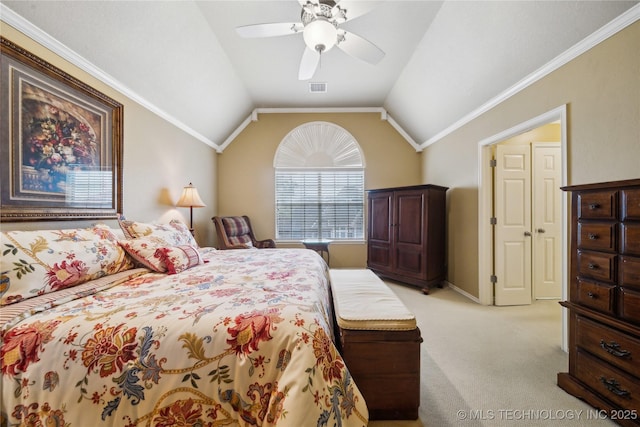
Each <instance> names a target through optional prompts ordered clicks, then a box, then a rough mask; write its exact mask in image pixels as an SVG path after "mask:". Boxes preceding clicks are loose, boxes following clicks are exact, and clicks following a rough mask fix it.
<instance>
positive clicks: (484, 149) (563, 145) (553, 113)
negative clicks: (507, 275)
mask: <svg viewBox="0 0 640 427" xmlns="http://www.w3.org/2000/svg"><path fill="white" fill-rule="evenodd" d="M557 120H559V121H560V152H561V155H562V185H563V186H564V185H567V105H566V104H564V105H561V106H560V107H557V108H554V109H553V110H550V111H547V112H546V113H543V114H541V115H539V116H537V117H534V118H532V119H529V120H527V121H525V122H522V123H520V124H518V125H515V126H513V127H511V128H509V129H506V130H504V131H502V132H499V133H497V134H495V135H492V136H490V137H488V138H485V139H483V140H481V141H479V142H478V288H479V289H478V300H479V302H480V304H483V305H493V304H494V298H493V283H492V282H491V275H492V274H493V262H494V254H493V229H492V225H491V222H490V221H491V216H492V214H493V209H492V207H493V178H492V177H493V171H492V168H491V165H490V160H491V151H492V150H491V148H492V147H491V146H492V145H494V144H497V143H499V142H502V141H504V140H506V139H509V138H512V137H515V136H517V135H520V134H522V133H524V132H527V131H529V130H531V129H534V128H537V127H540V126H543V125H545V124H548V123H551V122H554V121H557ZM568 200H569V195H568V194H567V193H563V197H562V248H563V250H562V300H566V299H567V294H568V285H567V284H568V254H569V247H568V246H567V245H568V242H569V236H568V206H569V203H568ZM562 311H563V316H562V343H561V346H562V349H563V350H565V351H567V349H568V332H567V312H566V309H564V308H563V310H562Z"/></svg>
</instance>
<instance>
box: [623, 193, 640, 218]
mask: <svg viewBox="0 0 640 427" xmlns="http://www.w3.org/2000/svg"><path fill="white" fill-rule="evenodd" d="M622 220H623V221H627V220H638V221H640V189H638V188H636V189H632V190H622Z"/></svg>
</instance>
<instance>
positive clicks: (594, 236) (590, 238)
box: [587, 233, 598, 240]
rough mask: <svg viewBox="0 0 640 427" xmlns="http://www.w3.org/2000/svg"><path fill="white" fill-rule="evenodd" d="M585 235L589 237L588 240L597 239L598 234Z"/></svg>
mask: <svg viewBox="0 0 640 427" xmlns="http://www.w3.org/2000/svg"><path fill="white" fill-rule="evenodd" d="M587 237H589V240H598V235H597V234H595V233H589V234H587Z"/></svg>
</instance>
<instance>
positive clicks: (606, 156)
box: [422, 22, 640, 297]
mask: <svg viewBox="0 0 640 427" xmlns="http://www.w3.org/2000/svg"><path fill="white" fill-rule="evenodd" d="M638 52H640V22H636V23H634V24H633V25H631V26H630V27H628V28H626V29H625V30H623V31H621V32H619V33H618V34H616V35H614V36H612V37H611V38H609V39H607V40H605V41H604V42H602V43H600V44H599V45H598V46H596V47H594V48H593V49H591V50H589V51H588V52H586V53H584V54H582V55H581V56H579V57H578V58H576V59H574V60H573V61H571V62H569V63H568V64H566V65H564V66H563V67H561V68H560V69H558V70H556V71H555V72H553V73H551V74H550V75H548V76H546V77H545V78H543V79H541V80H540V81H538V82H536V83H535V84H533V85H531V86H530V87H529V88H527V89H526V90H524V91H522V92H520V93H518V94H517V95H515V96H513V97H511V98H510V99H508V100H507V101H505V102H503V103H501V104H500V105H498V106H497V107H495V108H493V109H492V110H490V111H488V112H487V113H485V114H483V115H482V116H480V117H478V118H477V119H475V120H473V121H471V122H470V123H468V124H467V125H465V126H463V127H462V128H460V129H458V130H457V131H455V132H453V133H451V134H450V135H448V136H447V137H445V138H443V139H442V140H440V141H438V142H437V143H435V144H433V145H431V146H430V147H428V148H427V149H426V150H425V151H424V153H423V162H422V165H423V181H424V182H433V181H438V183H439V184H440V185H445V186H448V187H450V188H451V190H450V191H449V192H448V197H449V199H448V206H447V209H448V217H447V219H448V227H447V228H448V245H449V247H448V251H447V252H448V281H449V282H451V283H453V284H454V285H455V286H457V287H458V288H460V289H462V290H464V291H465V292H468V293H469V294H471V295H473V296H476V297H478V296H479V289H478V155H479V150H478V143H479V141H481V140H483V139H485V138H489V137H491V136H493V135H496V134H498V133H500V132H502V131H504V130H506V129H510V128H512V127H514V126H516V125H518V124H520V123H523V122H526V121H528V120H530V119H532V118H534V117H537V116H539V115H540V114H543V113H546V112H548V111H550V110H553V109H554V108H557V107H559V106H561V105H564V104H566V105H567V156H568V159H567V163H568V174H567V176H568V182H567V184H583V183H590V182H601V181H613V180H622V179H633V178H639V177H640V166H639V165H640V55H639V54H638Z"/></svg>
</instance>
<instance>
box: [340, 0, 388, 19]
mask: <svg viewBox="0 0 640 427" xmlns="http://www.w3.org/2000/svg"><path fill="white" fill-rule="evenodd" d="M380 3H382V2H381V1H362V0H338V1H336V5H335V6H334V7H333V9H332V15H333V16H337V13H338V8H340V9H341V10H343V11H344V15H345V17H346V20H347V21H352V20H353V19H355V18H357V17H359V16H362V15H364V14H365V13H369V12H371V11H372V10H373V9H375V8H376V7H377V6H378V5H379V4H380Z"/></svg>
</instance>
